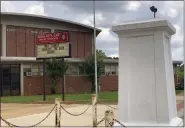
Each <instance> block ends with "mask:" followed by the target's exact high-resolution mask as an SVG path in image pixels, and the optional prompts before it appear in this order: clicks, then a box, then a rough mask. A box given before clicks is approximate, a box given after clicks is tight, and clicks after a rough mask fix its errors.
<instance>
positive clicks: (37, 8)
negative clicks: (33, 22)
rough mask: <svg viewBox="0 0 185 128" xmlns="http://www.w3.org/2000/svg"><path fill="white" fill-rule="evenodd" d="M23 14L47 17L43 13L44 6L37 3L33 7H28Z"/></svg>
mask: <svg viewBox="0 0 185 128" xmlns="http://www.w3.org/2000/svg"><path fill="white" fill-rule="evenodd" d="M24 13H28V14H36V15H47V14H46V13H45V12H44V6H43V3H38V4H34V5H30V6H29V7H28V8H27V9H26V10H25V12H24Z"/></svg>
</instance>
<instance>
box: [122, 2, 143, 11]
mask: <svg viewBox="0 0 185 128" xmlns="http://www.w3.org/2000/svg"><path fill="white" fill-rule="evenodd" d="M140 7H141V3H140V2H138V1H129V2H128V4H127V7H126V10H128V11H137V10H138V9H139V8H140Z"/></svg>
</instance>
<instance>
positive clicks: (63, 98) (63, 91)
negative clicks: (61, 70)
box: [61, 58, 65, 101]
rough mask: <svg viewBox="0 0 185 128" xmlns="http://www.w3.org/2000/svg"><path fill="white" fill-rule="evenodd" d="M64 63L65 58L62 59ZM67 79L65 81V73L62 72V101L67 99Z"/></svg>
mask: <svg viewBox="0 0 185 128" xmlns="http://www.w3.org/2000/svg"><path fill="white" fill-rule="evenodd" d="M61 61H62V65H64V58H62V59H61ZM64 86H65V81H64V74H62V101H64V100H65V87H64Z"/></svg>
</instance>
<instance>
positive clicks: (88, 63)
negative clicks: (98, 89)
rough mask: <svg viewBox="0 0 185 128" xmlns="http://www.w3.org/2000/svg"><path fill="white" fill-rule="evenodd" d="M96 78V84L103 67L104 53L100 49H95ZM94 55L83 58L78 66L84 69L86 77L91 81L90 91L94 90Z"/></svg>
mask: <svg viewBox="0 0 185 128" xmlns="http://www.w3.org/2000/svg"><path fill="white" fill-rule="evenodd" d="M96 52H97V80H98V85H99V83H100V81H99V79H100V76H101V72H102V69H103V67H104V63H103V60H104V59H105V57H106V55H105V54H104V53H103V52H102V51H101V50H100V51H99V50H97V51H96ZM94 61H95V55H94V54H93V55H91V56H89V57H87V58H86V59H85V61H84V62H82V64H81V65H80V68H81V69H83V70H84V72H85V74H86V75H87V76H88V79H89V80H90V81H91V83H92V86H91V92H94V91H95V62H94Z"/></svg>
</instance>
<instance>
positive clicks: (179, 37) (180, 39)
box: [172, 24, 183, 44]
mask: <svg viewBox="0 0 185 128" xmlns="http://www.w3.org/2000/svg"><path fill="white" fill-rule="evenodd" d="M173 26H174V27H175V29H176V34H175V35H174V36H172V42H175V43H176V42H178V43H180V44H182V42H183V35H182V29H181V28H180V26H179V25H177V24H174V25H173Z"/></svg>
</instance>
